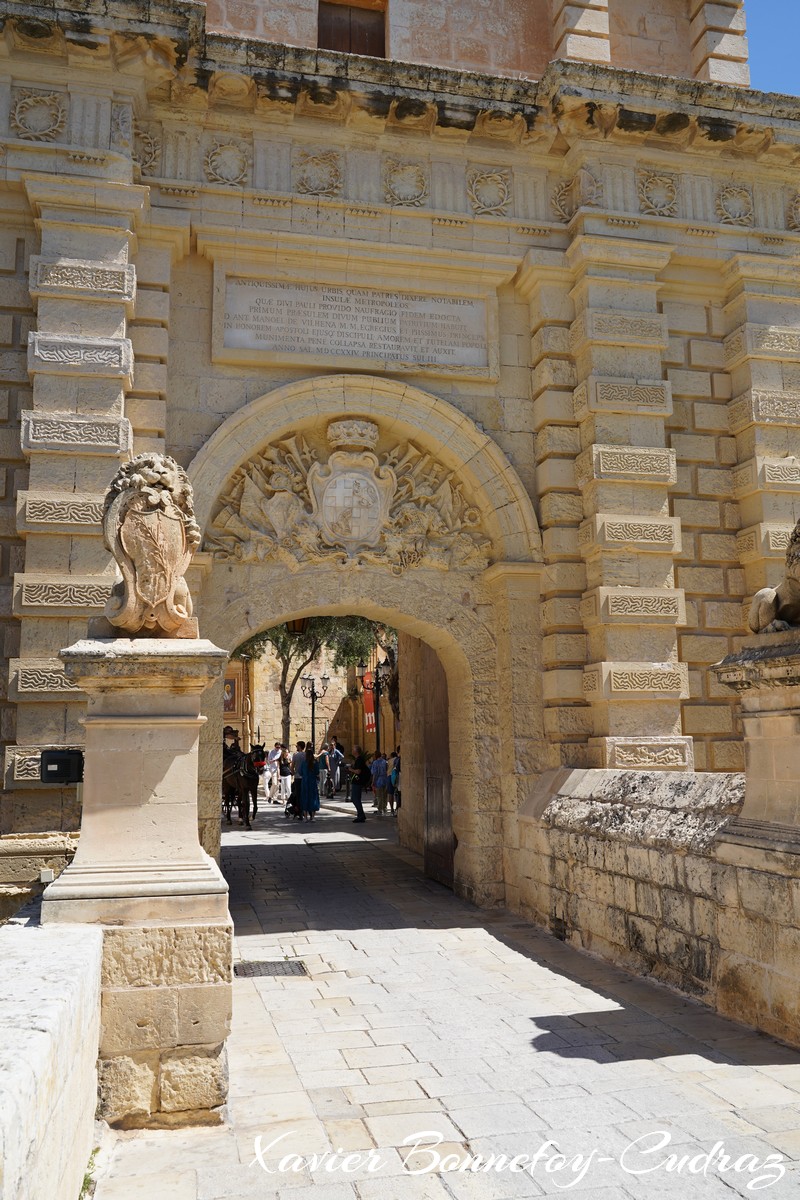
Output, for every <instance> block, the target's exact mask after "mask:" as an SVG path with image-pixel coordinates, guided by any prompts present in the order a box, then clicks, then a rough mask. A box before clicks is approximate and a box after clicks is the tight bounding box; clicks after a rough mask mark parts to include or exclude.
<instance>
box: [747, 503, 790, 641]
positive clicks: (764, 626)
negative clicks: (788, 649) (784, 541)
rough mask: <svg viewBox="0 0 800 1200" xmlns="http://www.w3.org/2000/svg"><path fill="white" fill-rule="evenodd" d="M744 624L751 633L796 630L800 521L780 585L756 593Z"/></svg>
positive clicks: (787, 554)
mask: <svg viewBox="0 0 800 1200" xmlns="http://www.w3.org/2000/svg"><path fill="white" fill-rule="evenodd" d="M748 624H749V626H750V628H751V629H752V631H753V633H782V632H783V631H784V630H786V629H795V628H797V627H800V521H798V522H797V524H796V525H795V527H794V531H793V532H792V536H791V537H790V538H789V546H788V548H787V550H786V574H785V576H784V578H783V582H782V583H779V584H778V586H777V587H776V588H773V587H765V588H762V589H761V591H760V592H756V594H755V596H754V597H753V602H752V604H751V605H750V615H749V618H748Z"/></svg>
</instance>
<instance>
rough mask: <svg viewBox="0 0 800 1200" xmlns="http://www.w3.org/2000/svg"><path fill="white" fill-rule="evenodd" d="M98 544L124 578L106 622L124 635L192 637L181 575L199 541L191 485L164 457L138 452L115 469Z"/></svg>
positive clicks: (116, 588) (194, 625)
mask: <svg viewBox="0 0 800 1200" xmlns="http://www.w3.org/2000/svg"><path fill="white" fill-rule="evenodd" d="M103 541H104V543H105V545H106V548H107V549H108V550H110V551H111V553H112V554H113V555H114V558H115V559H116V561H117V565H118V567H119V569H120V572H121V574H122V579H121V580H120V581H119V582H118V583H117V584H115V586H114V587H113V589H112V592H111V596H110V597H109V599H108V603H107V604H106V607H105V614H104V616H105V620H106V621H107V622H108V623H109V624H110V625H111V626H113V627H114V629H115V630H118V631H119V635H125V634H127V635H128V636H129V637H166V638H177V637H196V636H197V623H196V621H193V620H192V619H191V618H192V599H191V596H190V595H189V589H188V587H187V585H186V580H185V579H184V577H183V576H184V572H185V571H186V569H187V567H188V566H189V563H190V561H191V558H192V554H193V553H194V551H195V550H196V549H197V547H198V545H199V544H200V530H199V528H198V526H197V522H196V521H195V519H194V509H193V499H192V488H191V484H190V483H189V480H188V477H187V475H186V472H185V471H184V469H183V467H180V466H178V464H177V463H176V462H175V460H174V459H172V458H170V457H169V456H168V455H166V454H139V455H138V456H137V457H136V458H134V459H132V460H131V461H130V462H127V463H125V464H124V466H122V467H120V469H119V471H118V472H117V474H116V475H115V476H114V478H113V480H112V481H111V485H110V487H109V490H108V493H107V495H106V499H105V504H104V508H103Z"/></svg>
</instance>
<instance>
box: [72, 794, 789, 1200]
mask: <svg viewBox="0 0 800 1200" xmlns="http://www.w3.org/2000/svg"><path fill="white" fill-rule="evenodd" d="M224 843H225V846H224V863H223V865H224V869H225V872H226V874H227V877H228V879H229V881H230V884H231V911H232V914H233V917H234V920H235V922H236V932H237V942H236V946H237V956H238V957H239V958H240V959H245V960H273V961H279V962H285V961H287V960H289V961H292V960H295V959H302V961H303V962H304V963H305V966H306V969H307V971H308V975H307V976H305V977H296V976H277V977H266V978H258V979H241V980H237V981H236V984H235V989H234V990H235V1002H234V1031H233V1035H232V1037H231V1039H230V1042H229V1047H230V1072H231V1089H230V1104H229V1106H228V1115H229V1123H228V1124H226V1125H225V1126H223V1127H220V1128H213V1129H196V1130H187V1131H182V1132H137V1133H124V1134H120V1135H117V1136H116V1138H115V1140H114V1144H113V1147H111V1149H110V1151H109V1154H110V1157H108V1158H107V1162H106V1165H105V1168H104V1173H103V1175H102V1177H101V1179H100V1181H99V1183H98V1187H97V1191H96V1197H95V1200H133V1198H134V1197H136V1198H137V1200H138V1198H140V1197H148V1200H162V1198H163V1200H223V1198H225V1200H255V1198H258V1200H273V1198H275V1197H281V1198H285V1200H406V1198H407V1200H438V1198H446V1197H450V1198H451V1200H453V1198H454V1200H519V1198H520V1197H530V1196H541V1195H556V1194H561V1193H563V1192H565V1193H566V1194H567V1195H571V1196H576V1197H580V1198H581V1200H621V1198H623V1197H633V1198H635V1200H639V1198H642V1200H644V1198H645V1197H647V1200H659V1198H661V1197H663V1198H665V1200H666V1198H672V1197H680V1198H681V1200H686V1198H689V1200H693V1198H694V1197H701V1198H703V1200H705V1198H706V1197H708V1198H709V1200H714V1198H716V1197H726V1198H728V1200H737V1197H738V1196H750V1195H756V1194H763V1195H766V1196H767V1197H770V1198H771V1200H789V1198H791V1200H800V1164H798V1161H797V1160H798V1159H800V1054H799V1053H797V1052H794V1051H792V1050H789V1049H786V1048H785V1047H783V1046H781V1045H779V1044H778V1043H776V1042H774V1041H772V1040H771V1039H770V1038H767V1037H763V1036H761V1035H757V1034H755V1033H752V1032H750V1031H748V1030H746V1029H743V1028H742V1027H741V1026H738V1025H735V1024H733V1023H731V1022H728V1021H725V1020H723V1019H721V1018H719V1017H717V1016H715V1015H714V1014H713V1013H711V1012H709V1011H708V1010H707V1009H705V1008H704V1007H702V1006H700V1005H698V1004H695V1003H693V1002H692V1001H689V1000H686V999H684V998H682V997H680V996H677V995H675V994H673V993H672V992H670V991H668V990H667V989H665V988H662V987H660V986H658V985H656V984H653V983H650V982H648V981H645V980H642V979H638V978H632V977H630V976H627V975H625V974H624V973H623V972H621V971H618V970H616V969H615V968H613V967H610V966H608V965H606V964H604V963H601V962H599V961H597V960H595V959H593V958H591V957H589V956H587V955H583V954H580V953H578V952H577V951H575V950H572V949H571V948H569V947H568V946H565V945H563V944H562V943H560V942H558V941H556V940H555V939H553V938H551V937H550V936H548V935H547V934H544V933H541V932H539V931H538V930H536V929H535V928H533V927H531V926H530V925H527V924H525V923H524V922H522V921H521V920H519V919H518V918H516V917H514V916H513V915H510V914H508V913H505V912H491V913H487V912H483V911H480V910H478V909H475V908H473V907H472V906H470V905H468V904H466V903H464V902H462V901H460V900H458V899H456V898H455V897H454V896H453V895H452V894H451V893H449V892H448V891H447V890H446V889H445V888H443V887H441V886H440V885H438V884H436V883H433V882H431V881H429V880H426V879H425V878H424V877H423V876H422V875H421V874H420V871H419V863H418V860H417V858H416V857H415V856H414V855H412V854H410V853H408V852H407V851H404V850H402V849H400V848H399V847H398V846H397V842H396V832H395V826H394V822H393V821H392V819H391V818H390V817H387V818H384V819H383V820H379V819H378V818H377V817H375V816H372V815H370V819H369V821H368V823H367V824H366V825H364V826H363V827H359V830H358V831H355V830H354V827H353V825H352V824H351V821H350V813H349V812H345V811H344V810H343V809H340V810H339V811H335V810H334V809H332V808H327V809H323V812H322V813H321V814H320V819H319V820H318V821H317V822H316V823H315V824H314V825H313V826H309V825H304V826H300V825H299V824H298V823H292V824H289V823H288V822H286V821H285V820H284V818H283V816H282V810H280V809H278V808H272V809H268V810H267V813H266V814H265V815H264V816H263V817H261V816H260V817H259V820H258V823H257V826H256V828H254V830H253V832H252V833H249V834H248V833H245V832H239V831H237V830H234V831H233V832H230V833H226V834H225V835H224ZM424 1131H428V1137H427V1138H426V1139H424V1140H425V1141H426V1142H427V1143H428V1148H427V1149H424V1148H420V1149H419V1150H417V1151H416V1152H414V1150H413V1147H412V1146H411V1144H405V1145H404V1143H405V1142H406V1139H409V1138H411V1139H412V1141H413V1139H414V1135H416V1134H419V1133H421V1132H424ZM259 1137H260V1138H261V1142H260V1151H261V1154H260V1159H259V1157H258V1156H257V1155H256V1153H255V1145H256V1139H257V1138H259ZM278 1138H280V1141H278V1142H277V1144H274V1143H275V1140H276V1139H278ZM434 1139H441V1144H439V1145H438V1146H437V1147H436V1149H435V1150H434V1149H432V1148H431V1146H430V1143H431V1141H432V1140H434ZM418 1140H420V1139H418ZM548 1143H550V1144H548ZM553 1143H555V1145H553ZM662 1143H663V1146H662ZM667 1143H668V1144H667ZM715 1148H716V1149H715ZM340 1150H341V1151H343V1152H346V1153H347V1154H349V1155H352V1157H350V1158H348V1159H346V1161H345V1162H342V1159H341V1157H340V1158H339V1159H336V1158H331V1157H327V1158H324V1157H323V1158H322V1160H321V1161H318V1162H317V1163H314V1162H313V1161H312V1160H311V1156H313V1155H314V1154H318V1155H321V1156H323V1155H324V1152H325V1151H329V1152H331V1151H340ZM722 1154H724V1155H726V1156H727V1166H728V1168H729V1169H728V1170H725V1171H723V1170H721V1168H720V1163H721V1161H722V1160H721V1159H720V1155H722ZM284 1155H286V1156H294V1157H290V1158H289V1159H288V1161H286V1160H284V1163H283V1166H284V1168H286V1167H287V1166H291V1167H292V1168H296V1169H292V1170H287V1169H284V1170H279V1169H278V1166H279V1163H280V1160H281V1159H282V1157H283V1156H284ZM435 1155H439V1156H441V1158H440V1162H439V1165H440V1166H450V1167H456V1166H458V1167H459V1168H460V1169H458V1170H454V1169H451V1170H447V1171H445V1170H431V1169H430V1168H431V1167H432V1165H433V1163H434V1156H435ZM445 1155H447V1156H450V1157H449V1158H447V1159H445V1157H444V1156H445ZM489 1155H495V1156H499V1155H505V1156H506V1159H505V1164H503V1162H502V1160H498V1161H496V1163H495V1165H496V1166H497V1167H499V1168H500V1169H497V1170H489V1171H486V1170H471V1169H466V1167H473V1166H478V1165H482V1164H481V1163H480V1160H479V1159H478V1158H477V1157H476V1156H484V1160H485V1159H486V1157H487V1156H489ZM771 1155H778V1156H780V1163H781V1165H782V1166H783V1168H784V1169H785V1175H784V1176H783V1178H781V1179H778V1180H777V1181H776V1182H770V1181H771V1180H774V1179H775V1176H776V1175H777V1174H779V1171H778V1170H777V1168H776V1167H775V1166H772V1167H770V1165H769V1163H770V1161H771V1160H770V1156H771ZM515 1156H527V1160H528V1161H527V1162H526V1161H525V1160H524V1159H522V1158H517V1159H516V1162H513V1165H514V1166H515V1167H516V1168H517V1169H516V1170H512V1169H511V1166H512V1160H514V1159H515ZM698 1156H702V1157H698ZM531 1159H536V1162H535V1165H531V1163H530V1160H531ZM772 1161H773V1163H774V1161H775V1160H772ZM330 1164H332V1165H333V1167H334V1168H335V1169H331V1170H328V1169H326V1165H330ZM465 1164H466V1165H465ZM345 1167H346V1168H347V1169H344V1168H345ZM670 1167H672V1168H673V1169H669V1168H670ZM736 1168H738V1169H736ZM412 1172H418V1173H416V1174H412ZM765 1184H768V1186H765Z"/></svg>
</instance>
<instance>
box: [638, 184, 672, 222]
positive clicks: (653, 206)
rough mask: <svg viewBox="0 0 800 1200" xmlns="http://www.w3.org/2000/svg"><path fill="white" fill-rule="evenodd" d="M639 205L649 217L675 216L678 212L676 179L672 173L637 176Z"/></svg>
mask: <svg viewBox="0 0 800 1200" xmlns="http://www.w3.org/2000/svg"><path fill="white" fill-rule="evenodd" d="M639 207H640V209H641V211H642V212H643V213H645V214H646V215H648V216H651V217H675V216H677V213H678V181H677V179H676V177H675V176H674V175H658V174H652V175H650V174H648V175H640V176H639Z"/></svg>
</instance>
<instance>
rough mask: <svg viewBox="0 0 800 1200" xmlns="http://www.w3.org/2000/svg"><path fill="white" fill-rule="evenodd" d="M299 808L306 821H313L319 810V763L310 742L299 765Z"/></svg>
mask: <svg viewBox="0 0 800 1200" xmlns="http://www.w3.org/2000/svg"><path fill="white" fill-rule="evenodd" d="M300 808H301V811H302V814H303V819H304V820H306V821H313V820H314V813H315V812H317V811H318V809H319V763H318V762H317V760H316V758H315V756H314V747H313V746H312V745H311V742H309V743H308V744H307V745H306V752H305V758H304V759H303V761H302V763H301V764H300Z"/></svg>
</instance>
